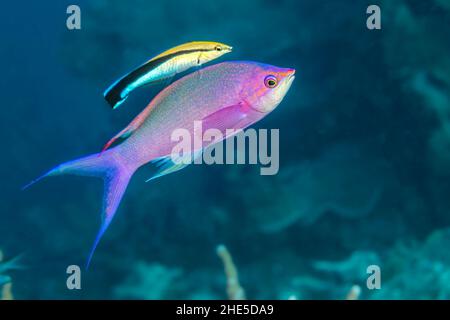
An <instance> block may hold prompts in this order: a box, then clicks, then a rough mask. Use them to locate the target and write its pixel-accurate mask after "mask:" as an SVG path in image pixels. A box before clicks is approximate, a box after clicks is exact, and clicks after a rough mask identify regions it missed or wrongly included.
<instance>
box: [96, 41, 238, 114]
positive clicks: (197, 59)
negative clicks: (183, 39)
mask: <svg viewBox="0 0 450 320" xmlns="http://www.w3.org/2000/svg"><path fill="white" fill-rule="evenodd" d="M231 50H232V47H230V46H228V45H226V44H223V43H219V42H210V41H195V42H189V43H185V44H182V45H179V46H176V47H174V48H172V49H169V50H167V51H164V52H163V53H161V54H159V55H157V56H156V57H154V58H152V59H150V60H149V61H147V62H146V63H144V64H143V65H141V66H140V67H138V68H136V69H134V70H133V71H131V72H130V73H128V74H126V75H125V76H123V77H122V78H120V79H119V80H117V81H116V82H114V83H113V84H112V85H111V86H110V87H109V88H108V89H106V91H105V92H104V93H103V96H104V97H105V99H106V101H107V102H108V103H109V105H110V106H111V107H112V108H113V109H116V108H118V107H119V106H120V105H121V104H122V103H123V102H125V100H126V99H127V98H128V95H129V94H130V92H131V91H133V90H135V89H136V88H139V87H141V86H143V85H146V84H151V83H156V82H160V81H163V80H165V79H169V78H171V77H173V76H175V75H176V74H177V73H180V72H183V71H186V70H187V69H189V68H191V67H196V66H197V67H198V66H200V65H202V64H203V63H206V62H209V61H211V60H214V59H217V58H219V57H220V56H222V55H224V54H225V53H228V52H231Z"/></svg>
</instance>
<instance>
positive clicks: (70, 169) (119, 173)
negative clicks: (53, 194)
mask: <svg viewBox="0 0 450 320" xmlns="http://www.w3.org/2000/svg"><path fill="white" fill-rule="evenodd" d="M135 170H136V168H129V167H128V166H127V165H126V164H125V163H123V162H122V161H121V159H120V158H119V157H118V156H117V154H116V153H115V152H114V149H111V150H108V151H106V152H104V153H102V154H101V155H100V156H99V155H98V154H93V155H90V156H87V157H84V158H81V159H78V160H73V161H69V162H66V163H63V164H61V165H59V166H57V167H56V168H54V169H52V170H50V171H49V172H47V173H46V174H44V175H43V176H41V177H39V178H38V179H36V180H34V181H32V182H31V183H29V184H28V185H26V186H25V187H24V188H23V189H26V188H27V187H29V186H31V185H32V184H34V183H36V182H37V181H39V180H41V179H42V178H45V177H48V176H55V175H62V174H74V175H82V176H96V177H101V178H103V180H104V194H103V209H102V218H101V226H100V230H99V232H98V234H97V237H96V238H95V241H94V245H93V246H92V249H91V251H90V253H89V257H88V260H87V264H86V268H87V267H89V264H90V262H91V259H92V256H93V254H94V251H95V249H96V247H97V245H98V243H99V242H100V239H101V237H102V236H103V234H104V233H105V231H106V229H107V228H108V226H109V224H110V223H111V221H112V219H113V217H114V215H115V213H116V211H117V208H118V207H119V204H120V201H121V199H122V197H123V195H124V193H125V190H126V188H127V185H128V182H129V181H130V178H131V176H132V175H133V173H134V171H135Z"/></svg>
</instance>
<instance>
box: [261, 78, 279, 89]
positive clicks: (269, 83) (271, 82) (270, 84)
mask: <svg viewBox="0 0 450 320" xmlns="http://www.w3.org/2000/svg"><path fill="white" fill-rule="evenodd" d="M264 84H265V85H266V87H267V88H275V87H276V86H277V84H278V79H277V78H276V77H275V76H272V75H270V76H267V77H266V78H265V79H264Z"/></svg>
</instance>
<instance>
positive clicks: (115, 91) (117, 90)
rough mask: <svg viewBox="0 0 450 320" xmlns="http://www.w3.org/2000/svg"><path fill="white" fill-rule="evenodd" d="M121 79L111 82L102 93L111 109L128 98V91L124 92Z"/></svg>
mask: <svg viewBox="0 0 450 320" xmlns="http://www.w3.org/2000/svg"><path fill="white" fill-rule="evenodd" d="M121 80H122V79H120V80H119V81H116V82H115V83H113V84H112V85H111V86H110V87H109V88H108V89H106V90H105V92H104V93H103V96H104V97H105V100H106V101H107V102H108V104H109V105H110V106H111V107H112V108H113V109H117V108H118V107H119V106H120V105H121V104H122V103H124V102H125V100H126V99H127V98H128V93H126V92H125V90H124V88H123V85H122V81H121Z"/></svg>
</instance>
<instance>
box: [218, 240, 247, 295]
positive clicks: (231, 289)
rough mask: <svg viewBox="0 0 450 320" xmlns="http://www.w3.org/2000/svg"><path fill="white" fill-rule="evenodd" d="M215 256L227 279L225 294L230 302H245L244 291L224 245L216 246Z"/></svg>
mask: <svg viewBox="0 0 450 320" xmlns="http://www.w3.org/2000/svg"><path fill="white" fill-rule="evenodd" d="M217 255H218V256H219V257H220V259H221V260H222V263H223V266H224V270H225V275H226V277H227V294H228V298H229V299H230V300H245V291H244V289H243V288H242V287H241V284H240V283H239V277H238V272H237V269H236V266H235V264H234V262H233V258H232V257H231V254H230V252H229V251H228V249H227V247H225V246H224V245H219V246H217Z"/></svg>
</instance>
